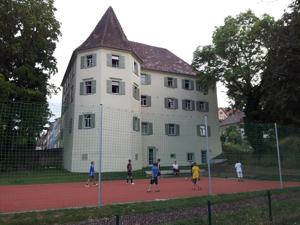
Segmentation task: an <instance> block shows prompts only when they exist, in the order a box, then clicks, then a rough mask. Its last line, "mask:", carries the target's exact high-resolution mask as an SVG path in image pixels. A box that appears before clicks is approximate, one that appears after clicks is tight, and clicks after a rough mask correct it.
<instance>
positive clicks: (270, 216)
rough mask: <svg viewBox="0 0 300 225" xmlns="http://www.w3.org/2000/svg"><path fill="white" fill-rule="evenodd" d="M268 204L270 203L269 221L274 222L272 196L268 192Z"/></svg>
mask: <svg viewBox="0 0 300 225" xmlns="http://www.w3.org/2000/svg"><path fill="white" fill-rule="evenodd" d="M268 203H269V220H270V221H272V208H271V194H270V191H268Z"/></svg>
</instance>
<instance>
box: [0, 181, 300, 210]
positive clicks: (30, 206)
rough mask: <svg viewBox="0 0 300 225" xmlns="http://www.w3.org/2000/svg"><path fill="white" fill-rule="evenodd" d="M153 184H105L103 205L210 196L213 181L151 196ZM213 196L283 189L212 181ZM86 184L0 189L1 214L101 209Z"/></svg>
mask: <svg viewBox="0 0 300 225" xmlns="http://www.w3.org/2000/svg"><path fill="white" fill-rule="evenodd" d="M149 181H150V180H134V182H135V185H130V184H128V185H126V181H104V182H102V186H101V189H102V190H101V205H106V204H116V203H125V202H137V201H151V200H161V199H170V198H182V197H191V196H199V195H209V181H208V178H207V177H204V178H202V179H201V181H200V185H201V187H202V189H201V190H192V182H191V181H190V180H188V181H185V180H184V178H170V179H160V180H159V189H160V192H155V190H156V187H155V185H154V186H153V187H152V192H151V193H147V190H148V188H149ZM211 183H212V194H221V193H234V192H247V191H258V190H266V189H274V188H280V182H278V181H256V180H246V181H244V182H237V180H236V179H221V178H212V179H211ZM84 185H85V183H84V182H83V183H67V184H39V185H16V186H1V187H0V213H10V212H23V211H33V210H47V209H59V208H70V207H84V206H97V205H98V186H96V187H93V185H91V183H90V187H89V188H86V187H85V186H84ZM295 186H300V182H283V187H295Z"/></svg>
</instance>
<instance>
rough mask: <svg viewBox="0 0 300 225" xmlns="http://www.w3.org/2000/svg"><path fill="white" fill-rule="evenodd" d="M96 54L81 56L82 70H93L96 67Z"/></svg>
mask: <svg viewBox="0 0 300 225" xmlns="http://www.w3.org/2000/svg"><path fill="white" fill-rule="evenodd" d="M96 58H97V55H96V54H91V55H86V56H81V65H80V68H81V69H86V68H91V67H94V66H96V61H97V60H96Z"/></svg>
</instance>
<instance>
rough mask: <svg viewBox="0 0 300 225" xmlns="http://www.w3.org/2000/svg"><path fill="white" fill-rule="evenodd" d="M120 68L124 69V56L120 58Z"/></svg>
mask: <svg viewBox="0 0 300 225" xmlns="http://www.w3.org/2000/svg"><path fill="white" fill-rule="evenodd" d="M119 59H120V68H122V69H125V56H120V58H119Z"/></svg>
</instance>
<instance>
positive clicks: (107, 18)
mask: <svg viewBox="0 0 300 225" xmlns="http://www.w3.org/2000/svg"><path fill="white" fill-rule="evenodd" d="M109 9H112V7H111V6H109V7H108V9H107V10H106V12H105V13H104V15H103V16H102V17H104V16H105V14H106V13H108V10H109ZM108 20H109V17H108V16H107V17H106V22H105V26H104V31H103V36H102V38H101V41H100V44H101V45H102V44H103V39H104V38H103V37H105V35H106V30H107V27H108V26H107V24H108ZM100 21H101V20H100ZM100 21H99V23H100ZM99 23H98V24H99ZM98 24H97V26H98Z"/></svg>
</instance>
